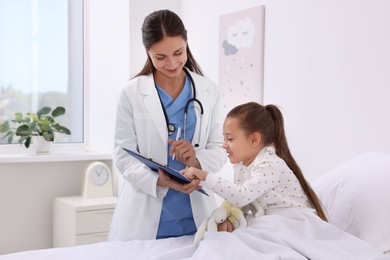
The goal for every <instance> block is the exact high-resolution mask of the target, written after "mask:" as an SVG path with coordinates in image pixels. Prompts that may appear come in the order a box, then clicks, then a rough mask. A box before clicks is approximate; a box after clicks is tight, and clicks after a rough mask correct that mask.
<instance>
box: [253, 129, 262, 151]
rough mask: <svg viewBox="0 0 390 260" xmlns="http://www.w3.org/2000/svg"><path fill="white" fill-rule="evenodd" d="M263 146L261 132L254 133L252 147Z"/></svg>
mask: <svg viewBox="0 0 390 260" xmlns="http://www.w3.org/2000/svg"><path fill="white" fill-rule="evenodd" d="M260 144H261V134H260V133H259V132H254V133H252V145H253V147H256V146H258V145H260Z"/></svg>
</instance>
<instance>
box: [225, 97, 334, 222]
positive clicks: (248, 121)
mask: <svg viewBox="0 0 390 260" xmlns="http://www.w3.org/2000/svg"><path fill="white" fill-rule="evenodd" d="M226 117H228V118H229V117H230V118H237V119H238V120H239V127H240V128H241V129H243V130H244V131H246V132H247V133H248V134H251V133H254V132H258V133H260V134H261V138H262V145H264V146H268V145H274V147H275V150H276V154H277V155H278V156H279V157H280V158H282V159H283V160H284V161H285V162H286V164H287V166H288V167H289V168H290V169H291V170H292V171H293V173H294V174H295V176H296V177H297V178H298V181H299V183H300V184H301V186H302V189H303V191H304V192H305V194H306V196H307V197H308V198H309V200H310V202H311V203H312V204H313V206H314V208H315V210H316V211H317V214H318V216H319V217H320V218H321V219H322V220H324V221H328V220H327V217H326V214H325V212H324V210H323V207H322V204H321V201H320V200H319V198H318V196H317V195H316V194H315V192H314V190H313V189H312V188H311V186H310V185H309V183H308V182H307V181H306V179H305V177H304V176H303V173H302V170H301V168H300V167H299V166H298V164H297V163H296V161H295V160H294V157H293V156H292V154H291V152H290V149H289V148H288V144H287V138H286V135H285V131H284V120H283V115H282V113H281V112H280V110H279V109H278V108H277V107H276V106H275V105H266V106H262V105H260V104H258V103H256V102H249V103H246V104H242V105H239V106H237V107H235V108H233V109H232V110H231V111H230V112H229V113H228V114H227V116H226Z"/></svg>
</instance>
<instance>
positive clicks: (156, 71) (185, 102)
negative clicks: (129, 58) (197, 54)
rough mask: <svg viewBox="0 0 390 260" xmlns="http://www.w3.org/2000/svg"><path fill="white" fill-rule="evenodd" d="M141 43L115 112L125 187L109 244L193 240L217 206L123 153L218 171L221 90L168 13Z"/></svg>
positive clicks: (145, 31) (157, 15)
mask: <svg viewBox="0 0 390 260" xmlns="http://www.w3.org/2000/svg"><path fill="white" fill-rule="evenodd" d="M142 40H143V44H144V46H145V49H146V52H147V61H146V64H145V66H144V68H143V69H142V70H141V71H140V72H139V73H138V74H137V75H136V76H135V77H134V78H132V79H131V80H130V81H129V82H128V83H127V84H126V85H125V86H124V88H123V89H122V90H121V92H120V95H119V101H118V106H117V118H116V131H115V154H116V156H115V157H116V158H115V164H116V166H117V168H118V170H119V171H120V172H121V174H122V175H123V178H124V182H123V187H122V190H121V192H120V196H119V200H118V204H117V206H116V209H115V213H114V216H113V220H112V223H111V229H110V233H109V237H108V240H110V241H115V240H117V241H128V240H134V239H140V240H146V239H163V238H169V237H177V236H183V235H192V234H194V233H195V232H196V230H197V227H199V225H200V223H201V221H202V220H203V219H204V218H206V217H207V216H209V214H210V212H211V211H212V210H213V209H214V208H215V207H216V202H215V198H214V194H213V193H212V192H211V191H207V190H206V192H207V193H208V194H209V195H210V196H205V195H204V194H202V193H200V192H197V191H196V190H197V189H199V187H200V183H199V182H198V181H193V182H192V183H188V184H180V183H178V182H175V181H174V180H172V179H170V178H169V177H168V176H167V175H166V174H165V173H164V172H163V171H161V170H160V171H159V172H158V174H157V173H156V172H153V171H151V170H150V169H148V168H147V167H146V166H144V165H143V164H142V163H140V162H139V161H137V160H136V159H135V158H133V157H132V156H130V155H128V154H127V153H126V152H125V151H124V150H123V149H122V148H123V147H124V148H127V149H130V150H134V151H138V152H139V153H141V154H143V155H144V156H146V157H149V158H153V159H154V160H157V161H159V162H161V163H163V164H167V165H168V166H170V167H172V168H175V169H177V170H182V169H184V168H186V167H191V166H192V167H196V168H199V169H202V170H205V171H209V172H217V171H218V170H220V169H221V168H222V166H223V165H224V163H225V161H226V159H227V156H226V153H225V152H224V151H223V148H222V143H223V133H222V125H223V120H224V115H223V114H222V107H221V100H220V95H219V90H218V88H217V86H216V85H215V84H214V83H213V82H211V81H210V80H208V79H207V78H206V77H204V76H203V74H202V71H201V69H200V67H199V66H198V64H197V62H196V61H195V59H194V57H193V56H192V54H191V52H190V49H189V47H188V42H187V31H186V29H185V27H184V25H183V23H182V21H181V19H180V18H179V17H178V16H177V15H176V14H175V13H173V12H171V11H169V10H159V11H156V12H153V13H151V14H150V15H148V16H147V17H146V18H145V20H144V23H143V25H142ZM179 128H180V129H181V131H180V130H179Z"/></svg>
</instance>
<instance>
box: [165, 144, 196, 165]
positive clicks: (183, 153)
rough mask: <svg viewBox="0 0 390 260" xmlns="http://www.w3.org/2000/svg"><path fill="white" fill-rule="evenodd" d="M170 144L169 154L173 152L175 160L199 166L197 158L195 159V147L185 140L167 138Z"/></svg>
mask: <svg viewBox="0 0 390 260" xmlns="http://www.w3.org/2000/svg"><path fill="white" fill-rule="evenodd" d="M168 142H169V144H170V145H171V149H170V150H169V154H170V155H171V156H173V154H175V160H178V161H180V162H182V163H184V164H185V165H187V166H189V167H196V168H199V169H200V168H201V166H200V164H199V161H198V159H196V154H195V149H194V147H193V146H192V144H191V143H190V142H188V141H187V140H177V141H174V140H172V139H169V140H168Z"/></svg>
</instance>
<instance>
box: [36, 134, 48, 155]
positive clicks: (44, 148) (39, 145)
mask: <svg viewBox="0 0 390 260" xmlns="http://www.w3.org/2000/svg"><path fill="white" fill-rule="evenodd" d="M34 143H35V152H36V153H49V152H50V147H51V143H52V142H49V141H46V140H45V138H43V137H42V136H35V138H34Z"/></svg>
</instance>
